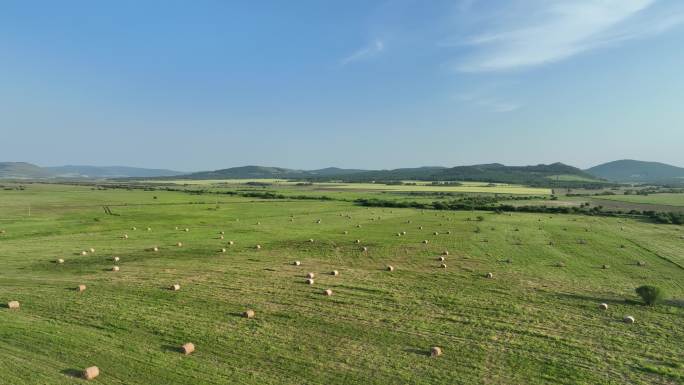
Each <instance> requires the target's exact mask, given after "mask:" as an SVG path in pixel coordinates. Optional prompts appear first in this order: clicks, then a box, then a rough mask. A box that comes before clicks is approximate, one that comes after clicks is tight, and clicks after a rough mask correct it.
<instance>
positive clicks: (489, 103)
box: [456, 92, 523, 113]
mask: <svg viewBox="0 0 684 385" xmlns="http://www.w3.org/2000/svg"><path fill="white" fill-rule="evenodd" d="M456 100H458V101H459V102H462V103H468V104H472V105H475V106H478V107H481V108H484V109H486V110H488V111H490V112H498V113H504V112H513V111H516V110H519V109H520V108H522V107H523V105H522V104H520V103H517V102H513V101H509V100H503V99H500V98H498V97H493V96H488V95H484V94H482V93H479V92H476V93H470V94H458V95H456Z"/></svg>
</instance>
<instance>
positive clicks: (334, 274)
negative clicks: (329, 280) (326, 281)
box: [330, 270, 340, 277]
mask: <svg viewBox="0 0 684 385" xmlns="http://www.w3.org/2000/svg"><path fill="white" fill-rule="evenodd" d="M330 275H332V276H333V277H337V276H338V275H340V272H339V271H337V270H333V271H331V272H330Z"/></svg>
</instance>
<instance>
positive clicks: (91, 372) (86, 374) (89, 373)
mask: <svg viewBox="0 0 684 385" xmlns="http://www.w3.org/2000/svg"><path fill="white" fill-rule="evenodd" d="M99 375H100V368H98V367H97V366H91V367H88V368H85V369H83V373H81V377H83V379H84V380H88V381H90V380H94V379H95V377H97V376H99Z"/></svg>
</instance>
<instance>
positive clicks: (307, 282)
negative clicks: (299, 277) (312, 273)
mask: <svg viewBox="0 0 684 385" xmlns="http://www.w3.org/2000/svg"><path fill="white" fill-rule="evenodd" d="M306 284H307V285H313V284H314V280H313V279H311V278H309V279H307V280H306Z"/></svg>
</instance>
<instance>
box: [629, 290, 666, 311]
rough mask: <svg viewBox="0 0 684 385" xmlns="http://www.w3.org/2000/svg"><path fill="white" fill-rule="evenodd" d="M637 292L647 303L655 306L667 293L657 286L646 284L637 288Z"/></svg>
mask: <svg viewBox="0 0 684 385" xmlns="http://www.w3.org/2000/svg"><path fill="white" fill-rule="evenodd" d="M635 291H636V293H637V294H638V295H639V297H641V299H643V300H644V302H645V303H646V305H649V306H653V305H655V304H657V303H658V302H660V301H662V300H663V297H665V293H664V292H663V291H662V290H661V289H660V288H659V287H656V286H650V285H644V286H639V287H637V288H636V290H635Z"/></svg>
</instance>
